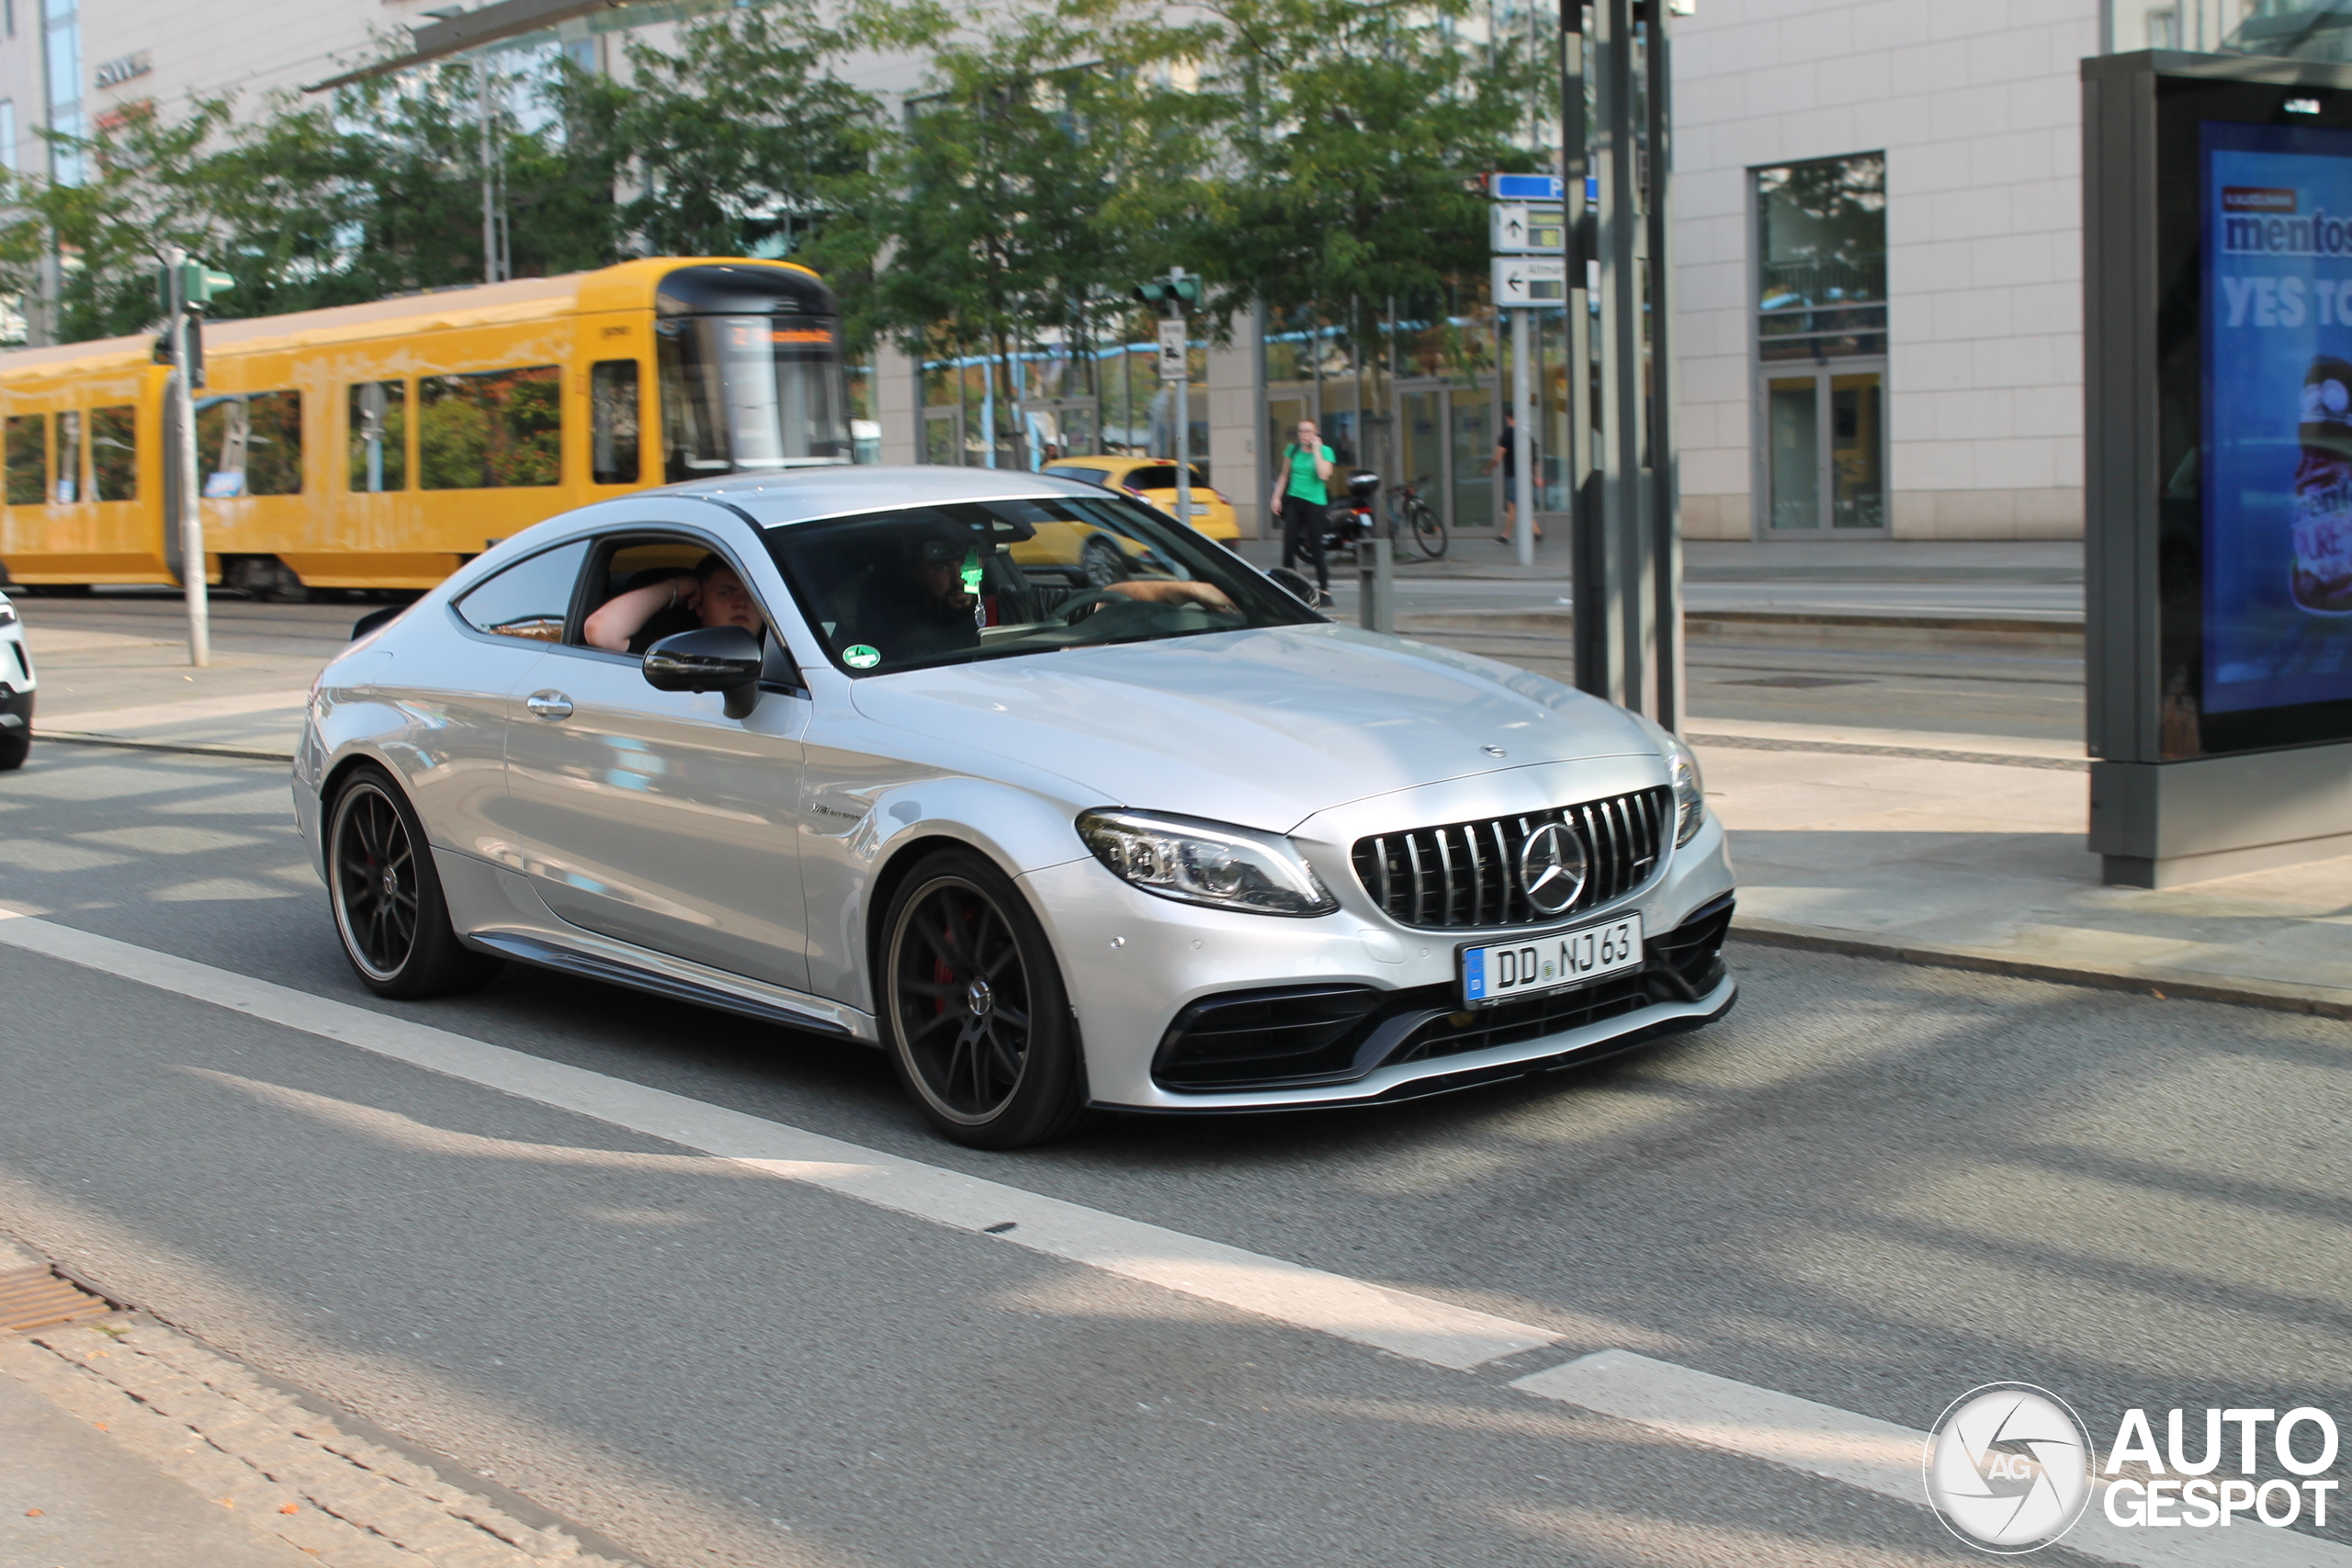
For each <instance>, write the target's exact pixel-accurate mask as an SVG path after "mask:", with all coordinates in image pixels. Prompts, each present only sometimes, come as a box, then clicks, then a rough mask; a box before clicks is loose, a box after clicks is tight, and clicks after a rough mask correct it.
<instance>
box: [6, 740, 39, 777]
mask: <svg viewBox="0 0 2352 1568" xmlns="http://www.w3.org/2000/svg"><path fill="white" fill-rule="evenodd" d="M32 754H33V738H32V737H31V736H29V735H0V773H14V772H15V771H16V770H17V769H18V768H21V767H23V766H24V765H25V759H26V758H28V757H29V756H31V755H32Z"/></svg>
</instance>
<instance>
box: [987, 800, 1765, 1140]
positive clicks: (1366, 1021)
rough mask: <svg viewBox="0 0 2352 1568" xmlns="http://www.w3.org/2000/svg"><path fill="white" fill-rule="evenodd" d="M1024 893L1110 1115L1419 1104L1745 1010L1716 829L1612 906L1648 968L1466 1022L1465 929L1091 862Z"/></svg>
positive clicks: (1710, 827) (1727, 873)
mask: <svg viewBox="0 0 2352 1568" xmlns="http://www.w3.org/2000/svg"><path fill="white" fill-rule="evenodd" d="M1023 880H1024V881H1025V882H1027V883H1028V884H1029V885H1030V886H1031V888H1032V890H1033V894H1034V897H1033V899H1032V904H1033V907H1034V908H1036V909H1037V911H1038V913H1039V915H1040V917H1041V918H1042V919H1044V920H1045V921H1046V926H1047V930H1048V931H1049V933H1050V934H1051V936H1052V937H1053V940H1054V945H1055V948H1056V951H1057V953H1058V954H1059V956H1060V958H1061V961H1062V969H1063V977H1064V980H1065V982H1066V983H1067V985H1068V987H1069V996H1070V1001H1071V1004H1072V1006H1073V1008H1074V1009H1075V1010H1076V1011H1077V1014H1078V1021H1079V1028H1080V1037H1081V1038H1082V1039H1083V1041H1084V1042H1085V1050H1086V1066H1087V1077H1088V1085H1089V1091H1090V1095H1091V1099H1092V1100H1093V1102H1094V1103H1096V1104H1098V1105H1101V1106H1103V1107H1106V1108H1115V1109H1120V1110H1129V1111H1259V1110H1274V1109H1280V1108H1290V1107H1301V1106H1315V1105H1333V1106H1336V1105H1361V1104H1370V1103H1377V1102H1380V1101H1384V1100H1398V1099H1406V1098H1410V1097H1412V1096H1414V1095H1418V1094H1428V1093H1436V1092H1441V1091H1442V1090H1445V1089H1455V1088H1461V1087H1464V1086H1465V1085H1466V1084H1470V1083H1476V1082H1484V1081H1488V1080H1490V1079H1493V1078H1498V1077H1515V1076H1519V1075H1521V1074H1524V1073H1531V1072H1540V1071H1544V1070H1548V1069H1549V1068H1551V1067H1555V1066H1567V1065H1570V1064H1571V1063H1576V1062H1582V1061H1589V1060H1592V1059H1595V1058H1597V1057H1600V1056H1603V1055H1611V1054H1613V1053H1614V1052H1616V1051H1619V1050H1623V1049H1625V1048H1627V1047H1628V1046H1631V1045H1634V1044H1637V1043H1640V1042H1642V1041H1643V1040H1646V1039H1649V1038H1653V1037H1655V1036H1656V1035H1657V1034H1659V1033H1664V1032H1673V1031H1676V1030H1681V1029H1689V1028H1694V1027H1697V1026H1698V1025H1701V1024H1703V1023H1706V1022H1709V1021H1713V1020H1714V1019H1716V1018H1719V1017H1721V1016H1722V1015H1723V1014H1724V1012H1725V1011H1727V1010H1729V1009H1730V1007H1731V1006H1732V1003H1733V1001H1734V1000H1735V998H1736V985H1735V984H1734V982H1733V981H1732V980H1731V978H1730V977H1729V976H1728V975H1726V974H1725V973H1724V970H1723V967H1722V965H1721V964H1720V962H1719V958H1718V949H1719V948H1720V946H1721V944H1722V941H1723V935H1724V930H1725V928H1727V927H1728V925H1729V923H1730V909H1731V899H1730V894H1731V869H1730V865H1729V863H1728V861H1727V860H1726V859H1725V858H1724V854H1723V848H1722V829H1721V828H1720V827H1719V826H1717V825H1716V824H1714V823H1713V822H1710V823H1708V824H1707V825H1706V826H1705V827H1704V828H1703V829H1702V831H1701V834H1700V836H1699V837H1698V838H1697V839H1695V840H1693V841H1692V842H1691V844H1690V845H1689V846H1687V847H1686V848H1685V849H1684V850H1682V851H1679V852H1677V853H1676V854H1675V856H1674V859H1673V861H1672V862H1671V863H1669V866H1668V870H1667V872H1666V874H1664V875H1663V876H1662V877H1661V878H1660V879H1659V880H1658V881H1657V883H1655V884H1653V885H1652V886H1648V887H1645V888H1644V889H1643V890H1642V891H1641V892H1640V893H1639V894H1638V895H1637V896H1636V897H1633V898H1631V899H1628V900H1626V901H1625V902H1623V903H1622V904H1620V905H1617V906H1615V908H1616V909H1626V908H1638V909H1639V910H1640V911H1641V913H1642V916H1643V920H1644V924H1645V929H1646V931H1648V932H1649V933H1650V935H1649V941H1648V943H1647V945H1648V947H1649V948H1650V949H1651V953H1650V955H1649V961H1648V962H1647V963H1645V965H1644V967H1643V968H1642V969H1641V970H1638V971H1634V972H1633V973H1632V974H1630V975H1627V976H1611V977H1609V978H1608V979H1606V980H1604V981H1602V982H1600V983H1599V984H1597V985H1595V986H1593V987H1586V988H1581V989H1579V990H1577V991H1573V992H1566V993H1555V995H1554V996H1553V997H1551V998H1544V999H1540V1000H1538V1001H1536V1002H1532V1003H1523V1004H1519V1005H1518V1006H1516V1007H1508V1006H1507V1007H1503V1008H1497V1009H1493V1010H1484V1011H1480V1012H1478V1013H1476V1014H1475V1015H1466V1016H1465V1015H1464V1014H1461V1013H1460V1012H1458V1011H1457V1010H1456V1008H1457V1006H1458V1004H1457V1003H1456V1002H1455V1000H1454V991H1453V987H1455V986H1456V984H1457V983H1458V982H1457V978H1456V975H1455V969H1454V956H1453V955H1454V949H1455V946H1456V938H1457V936H1458V935H1467V934H1468V933H1466V932H1465V933H1454V932H1438V931H1414V930H1407V929H1405V928H1401V927H1397V926H1395V925H1393V924H1389V923H1387V922H1385V920H1384V919H1382V918H1381V917H1379V916H1378V915H1376V914H1370V912H1369V911H1365V910H1359V909H1356V908H1352V904H1353V902H1354V901H1353V900H1350V903H1351V908H1344V909H1342V910H1341V911H1340V913H1338V914H1334V915H1329V916H1325V917H1322V918H1320V919H1277V918H1271V917H1267V916H1260V915H1245V914H1238V913H1233V912H1230V911H1223V910H1216V909H1208V908H1199V907H1197V906H1193V905H1189V904H1182V903H1177V902H1175V901H1173V900H1170V899H1165V898H1156V897H1152V896H1150V895H1148V894H1146V893H1143V892H1140V891H1138V890H1136V889H1134V888H1131V887H1128V886H1126V885H1125V884H1124V883H1122V882H1120V881H1119V880H1118V879H1117V878H1116V877H1114V876H1113V875H1111V874H1110V873H1108V872H1107V871H1105V870H1104V869H1103V867H1102V866H1101V865H1099V864H1098V863H1095V862H1094V861H1093V860H1092V859H1091V858H1090V859H1087V860H1084V861H1076V862H1070V863H1065V864H1063V865H1059V866H1054V867H1050V868H1047V869H1045V870H1042V871H1037V872H1033V873H1031V874H1029V875H1028V876H1027V877H1025V878H1023ZM1609 912H1612V911H1603V910H1594V911H1592V912H1591V913H1590V914H1589V916H1580V917H1579V919H1596V920H1597V919H1602V918H1605V915H1606V914H1607V913H1609ZM1367 916H1369V918H1367ZM1694 944H1695V946H1694ZM1678 956H1679V958H1680V959H1681V960H1683V962H1680V963H1678V962H1676V960H1677V958H1678ZM1261 1004H1268V1005H1266V1006H1264V1007H1263V1009H1262V1010H1261V1011H1259V1012H1257V1013H1256V1014H1255V1015H1254V1016H1253V1015H1252V1013H1251V1011H1250V1010H1251V1009H1252V1008H1253V1007H1259V1006H1260V1005H1261ZM1204 1025H1205V1027H1204ZM1220 1031H1222V1032H1223V1033H1224V1035H1225V1038H1224V1040H1222V1041H1216V1040H1208V1039H1207V1037H1208V1036H1210V1035H1213V1034H1216V1033H1217V1032H1220ZM1204 1040H1205V1041H1207V1043H1206V1046H1205V1048H1203V1046H1202V1042H1203V1041H1204Z"/></svg>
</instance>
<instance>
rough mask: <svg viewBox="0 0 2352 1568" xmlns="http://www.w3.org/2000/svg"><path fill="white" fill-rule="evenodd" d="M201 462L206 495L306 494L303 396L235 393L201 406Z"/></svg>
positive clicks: (198, 438)
mask: <svg viewBox="0 0 2352 1568" xmlns="http://www.w3.org/2000/svg"><path fill="white" fill-rule="evenodd" d="M196 450H197V462H198V466H199V467H201V468H203V469H204V493H205V494H206V495H207V496H209V497H210V498H211V499H213V500H216V501H221V500H227V499H228V498H230V497H232V496H239V495H300V494H301V493H302V394H301V393H300V392H231V393H228V394H226V395H224V396H220V397H211V398H203V399H199V400H198V402H197V405H196Z"/></svg>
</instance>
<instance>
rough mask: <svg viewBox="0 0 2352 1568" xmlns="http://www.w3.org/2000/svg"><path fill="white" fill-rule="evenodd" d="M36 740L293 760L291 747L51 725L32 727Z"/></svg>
mask: <svg viewBox="0 0 2352 1568" xmlns="http://www.w3.org/2000/svg"><path fill="white" fill-rule="evenodd" d="M33 739H36V740H47V741H51V742H54V743H55V744H57V745H60V746H112V747H116V748H118V749H119V750H125V751H175V752H177V753H179V754H180V755H181V756H184V757H241V758H243V759H244V760H245V761H254V762H287V763H291V762H292V761H294V753H293V752H291V751H261V750H253V749H250V748H247V747H243V746H201V745H193V744H191V745H179V744H177V743H175V742H173V741H168V740H126V739H119V738H118V737H115V736H111V735H75V734H74V733H72V732H71V731H67V732H64V733H60V732H58V731H56V730H53V729H36V730H34V731H33Z"/></svg>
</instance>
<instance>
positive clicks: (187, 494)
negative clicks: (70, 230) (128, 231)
mask: <svg viewBox="0 0 2352 1568" xmlns="http://www.w3.org/2000/svg"><path fill="white" fill-rule="evenodd" d="M186 262H187V252H186V251H183V250H181V249H180V248H179V247H178V246H176V245H175V246H173V247H171V248H170V249H169V250H167V251H165V252H164V265H165V266H167V267H168V268H170V273H169V276H170V285H169V303H170V306H171V311H172V319H171V321H170V323H169V324H170V328H171V334H172V377H171V380H170V382H169V383H168V384H167V386H166V388H165V394H164V395H165V396H167V397H169V398H171V399H173V400H174V401H175V405H176V406H175V412H177V414H178V416H179V419H178V430H177V431H176V432H175V434H177V436H178V440H177V442H176V443H175V450H174V451H173V452H172V453H171V454H170V456H169V458H168V460H169V461H171V462H173V463H175V464H177V465H178V467H179V480H180V482H179V485H178V487H177V489H178V491H179V503H180V514H179V516H178V517H177V518H176V519H175V520H174V521H175V523H176V524H177V525H178V527H179V537H180V592H181V594H182V596H183V597H184V599H185V600H186V602H187V661H188V663H189V664H191V665H193V666H195V667H196V668H197V669H198V670H201V669H204V668H205V667H206V666H208V665H209V664H210V663H211V662H212V602H211V600H210V598H209V596H208V594H207V592H206V584H205V569H204V508H203V505H202V503H201V502H200V501H199V500H198V495H199V492H198V489H197V482H196V389H195V386H194V384H193V374H192V366H193V355H191V354H190V353H189V347H190V344H189V334H191V333H194V332H195V331H197V330H198V329H197V327H196V324H195V321H194V320H193V319H192V318H191V316H190V314H189V312H188V308H187V300H186V299H183V298H182V285H181V281H180V279H181V273H180V268H181V266H182V265H183V264H185V263H186Z"/></svg>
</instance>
